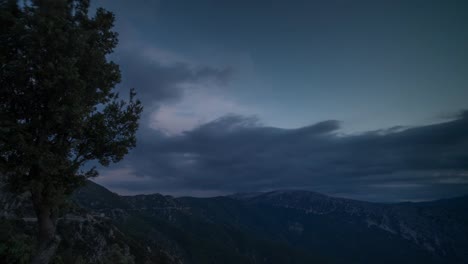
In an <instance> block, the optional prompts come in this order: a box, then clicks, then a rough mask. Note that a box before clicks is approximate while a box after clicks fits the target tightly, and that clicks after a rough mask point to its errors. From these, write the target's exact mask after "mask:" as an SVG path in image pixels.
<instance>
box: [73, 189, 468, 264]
mask: <svg viewBox="0 0 468 264" xmlns="http://www.w3.org/2000/svg"><path fill="white" fill-rule="evenodd" d="M74 198H75V200H76V201H77V203H78V204H80V206H82V207H83V208H86V209H88V210H92V211H95V212H99V213H103V214H105V215H106V216H108V217H110V218H111V219H112V220H113V221H114V222H115V223H117V226H119V228H121V229H122V230H125V231H126V232H128V233H131V234H134V235H135V236H136V237H139V238H141V239H144V240H145V241H149V242H147V243H152V244H153V245H164V246H162V247H164V248H170V250H169V252H171V254H174V255H177V256H179V257H180V258H181V259H182V261H183V263H311V262H315V263H376V262H378V263H396V262H399V263H466V262H468V252H467V251H466V248H468V213H467V212H468V210H467V209H468V197H467V196H465V197H460V198H454V199H447V200H440V201H435V202H423V203H397V204H379V203H370V202H363V201H355V200H349V199H342V198H334V197H329V196H325V195H322V194H318V193H313V192H308V191H273V192H268V193H249V194H236V195H232V196H225V197H213V198H192V197H183V198H173V197H170V196H163V195H159V194H154V195H137V196H118V195H116V194H113V193H110V192H108V191H107V190H105V189H104V188H103V187H100V186H98V185H96V184H94V183H90V184H89V185H88V186H87V187H85V188H83V189H81V190H80V191H78V192H77V193H76V195H75V197H74Z"/></svg>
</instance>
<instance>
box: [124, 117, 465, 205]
mask: <svg viewBox="0 0 468 264" xmlns="http://www.w3.org/2000/svg"><path fill="white" fill-rule="evenodd" d="M382 131H384V133H383V132H382ZM382 131H372V132H367V133H362V134H359V135H343V134H341V133H340V123H339V122H337V121H334V120H329V121H324V122H320V123H317V124H314V125H311V126H307V127H302V128H298V129H281V128H274V127H267V126H264V125H262V124H261V123H260V122H259V120H258V119H256V118H255V117H245V116H240V115H228V116H225V117H222V118H219V119H216V120H214V121H212V122H209V123H205V124H203V125H200V126H198V127H196V128H195V129H193V130H190V131H186V132H184V133H182V134H179V135H176V136H167V135H161V134H158V135H153V136H152V137H147V138H146V139H145V141H144V142H139V147H138V148H137V149H135V150H134V151H133V152H132V154H131V155H130V156H129V157H128V159H127V160H126V162H125V163H126V164H127V165H126V166H131V168H132V170H133V173H134V175H136V176H140V177H148V178H152V179H154V182H153V183H154V185H152V190H154V191H159V192H163V193H184V192H185V193H203V192H204V193H232V192H240V191H262V190H263V191H265V190H272V189H285V188H286V189H287V188H295V189H309V190H315V191H319V192H324V193H328V194H332V195H341V196H347V197H361V198H362V197H364V199H374V200H375V199H380V200H388V199H396V198H398V199H405V198H406V199H427V198H428V197H429V196H430V195H429V194H430V193H432V194H433V195H439V196H450V195H456V194H461V193H463V192H468V182H467V181H468V152H467V151H466V150H467V149H468V112H463V113H462V114H460V115H459V116H458V118H457V119H455V120H451V121H448V122H444V123H439V124H434V125H427V126H420V127H413V128H406V129H403V128H398V129H391V130H382ZM117 185H118V184H117ZM429 190H432V191H431V192H429Z"/></svg>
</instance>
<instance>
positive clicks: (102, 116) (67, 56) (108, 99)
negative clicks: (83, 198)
mask: <svg viewBox="0 0 468 264" xmlns="http://www.w3.org/2000/svg"><path fill="white" fill-rule="evenodd" d="M88 8H89V2H88V1H86V0H73V1H71V0H70V1H60V0H48V1H47V0H42V1H41V0H36V1H33V2H32V5H30V6H29V5H27V6H24V7H19V6H18V5H17V4H16V1H7V2H5V3H3V4H2V8H1V16H0V25H1V40H0V41H1V46H2V49H1V51H0V63H1V65H0V89H1V90H0V115H1V118H0V122H1V123H0V124H1V127H0V128H1V130H0V139H1V141H0V158H1V159H0V161H1V169H2V172H3V173H4V174H5V175H8V176H10V177H9V180H10V183H12V184H13V186H14V188H15V189H16V190H18V191H24V190H29V189H34V188H40V189H43V190H45V191H48V190H51V191H50V193H57V194H59V193H69V192H70V191H71V190H73V189H74V188H75V187H76V184H77V183H79V182H80V181H82V180H83V179H84V178H86V177H91V176H96V170H95V169H94V168H91V169H86V170H84V169H83V168H84V166H83V165H85V163H86V162H87V161H90V160H97V161H99V162H100V163H101V164H102V165H105V166H107V165H109V163H110V162H117V161H119V160H120V159H122V158H123V156H124V155H125V154H126V153H127V152H128V149H129V148H132V147H134V146H135V132H136V130H137V127H138V123H137V121H138V119H139V116H140V113H141V110H142V107H141V104H140V102H139V101H138V100H135V99H134V96H135V93H134V92H133V91H131V92H130V100H129V101H128V102H125V101H123V100H119V98H118V94H117V93H115V92H114V91H113V89H114V87H115V85H116V84H118V83H119V82H120V71H119V67H118V65H117V64H115V63H114V62H112V61H109V60H108V59H107V55H108V54H110V53H111V52H112V51H113V49H114V47H115V46H116V44H117V33H115V32H113V31H111V29H112V26H113V22H114V15H113V14H112V13H110V12H108V11H105V10H104V9H98V10H97V11H96V15H95V16H94V17H92V18H90V17H88Z"/></svg>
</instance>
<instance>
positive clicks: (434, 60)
mask: <svg viewBox="0 0 468 264" xmlns="http://www.w3.org/2000/svg"><path fill="white" fill-rule="evenodd" d="M93 5H94V6H103V7H104V8H106V9H108V10H110V11H113V12H114V13H115V14H116V19H117V21H116V27H115V29H116V31H117V32H119V36H120V37H119V38H120V45H119V47H118V48H117V49H116V51H115V53H114V54H113V55H112V57H111V59H113V60H115V61H116V62H118V63H119V64H120V65H121V69H122V74H123V82H122V84H121V85H120V87H119V89H121V90H125V89H127V88H129V87H135V88H136V90H137V91H138V92H139V94H140V97H141V99H142V101H143V103H144V105H145V113H144V116H143V118H142V121H141V129H140V134H139V143H138V144H139V146H138V147H137V149H136V150H135V151H134V152H132V153H131V154H130V156H129V158H128V159H126V161H124V162H123V163H122V164H120V165H118V166H114V167H111V168H109V169H107V170H105V171H103V173H102V174H103V177H101V180H100V181H101V183H103V184H107V185H108V186H113V188H114V190H116V191H119V192H121V193H139V192H155V191H158V192H163V193H170V194H176V195H184V194H186V195H201V196H209V195H215V194H224V193H228V192H236V191H247V190H248V191H254V190H267V189H272V188H281V187H284V188H298V187H301V185H302V186H305V187H307V188H308V189H311V190H317V191H322V192H325V193H328V194H332V195H342V196H349V197H358V198H359V196H360V195H359V193H363V192H365V193H368V194H369V195H368V196H369V197H367V198H366V197H363V199H371V200H372V199H374V200H399V199H402V200H404V199H413V200H418V199H430V198H437V197H445V196H450V194H451V192H455V193H456V194H460V193H463V192H465V191H466V192H468V188H467V186H466V185H467V183H468V176H466V175H465V174H466V171H465V168H463V166H461V167H456V166H454V167H453V168H447V167H445V166H441V167H439V168H427V169H424V168H420V167H417V166H408V167H407V168H405V167H402V168H398V169H397V170H392V171H391V173H390V172H385V173H383V174H385V175H386V176H388V175H390V174H398V175H400V176H398V177H399V178H401V175H407V174H411V175H419V176H418V177H419V178H421V177H423V176H421V175H424V174H425V173H426V174H427V175H429V174H430V175H435V174H437V175H457V176H456V177H455V176H454V177H455V178H456V179H458V180H457V182H458V183H457V184H451V185H450V186H448V187H447V185H441V184H436V183H435V182H429V183H424V184H426V185H424V186H425V187H424V186H423V187H421V186H422V185H421V184H422V183H421V182H420V181H418V180H415V179H413V178H414V177H409V176H408V177H407V178H408V179H409V178H412V179H413V180H409V181H405V182H404V183H402V182H397V183H395V181H394V180H388V181H387V182H380V181H379V182H378V183H375V182H367V183H366V182H364V180H363V183H362V184H361V185H359V184H356V183H355V182H354V183H348V184H347V185H346V184H345V182H346V181H342V183H340V181H339V180H338V179H340V177H339V176H336V175H335V174H336V173H333V175H335V176H333V177H337V179H335V180H333V182H337V183H332V182H327V183H326V184H325V182H326V181H324V180H323V179H322V178H320V177H319V176H310V175H312V174H314V173H313V172H310V171H308V172H307V173H305V172H304V170H303V169H301V168H298V170H297V171H296V172H294V173H295V174H297V175H301V176H300V177H299V176H298V178H297V179H301V180H302V182H300V181H297V179H296V180H290V181H289V182H288V180H284V179H288V177H292V178H294V177H293V176H286V175H283V176H281V175H279V176H278V175H276V176H271V179H272V180H273V179H274V178H277V177H279V178H281V177H283V178H284V179H283V178H281V180H279V181H278V182H279V183H278V184H277V185H275V184H271V183H268V177H266V178H265V177H264V176H262V177H259V179H260V178H261V180H262V181H266V182H267V183H265V184H263V185H262V184H254V185H255V186H256V187H255V188H247V187H246V186H237V189H236V188H227V187H226V186H227V185H232V184H231V181H230V180H225V181H224V182H223V181H219V182H218V181H214V180H213V178H209V179H208V178H207V179H205V178H204V177H201V176H198V178H197V176H196V175H194V176H193V177H194V179H193V180H194V181H197V180H198V181H197V184H189V182H190V181H191V180H190V181H188V180H187V181H186V182H185V183H177V182H179V181H180V179H179V178H180V177H182V178H183V176H179V175H180V174H181V173H186V172H184V170H183V169H181V168H179V170H177V169H174V170H173V169H171V170H163V169H161V168H160V167H165V166H167V158H168V157H169V156H171V155H175V154H174V153H177V151H179V150H177V151H175V152H174V151H173V150H171V152H167V153H160V152H159V151H158V150H154V151H152V150H151V148H150V147H149V146H158V147H161V144H163V143H161V142H164V144H166V143H165V142H175V141H177V140H179V141H180V140H182V138H183V137H187V135H190V134H194V133H195V132H197V131H201V130H200V129H202V128H203V127H204V126H207V125H208V126H209V125H210V124H211V125H212V126H211V127H216V128H217V129H219V131H218V132H219V133H221V132H223V133H225V132H226V129H227V130H229V129H232V125H233V124H234V128H235V129H234V130H235V131H237V129H238V127H239V122H240V123H241V125H240V126H241V127H242V128H243V129H244V128H246V127H248V128H252V127H255V128H256V129H258V128H271V129H273V130H274V129H280V130H281V129H283V130H284V131H295V129H299V130H300V129H301V128H304V127H309V126H311V125H313V124H316V123H318V122H322V121H326V120H337V122H336V123H337V124H339V125H337V127H336V129H331V130H330V131H329V133H332V134H333V135H334V136H336V137H344V138H346V137H348V139H350V137H351V136H358V135H363V134H367V133H370V132H369V131H374V132H375V130H379V131H381V129H387V128H391V127H395V126H403V127H405V128H418V127H419V128H423V127H430V126H428V125H431V124H438V123H441V124H445V123H446V122H450V121H454V120H455V122H456V121H457V120H463V118H464V116H463V115H461V116H460V113H461V112H460V111H461V110H463V109H466V108H467V103H466V98H468V85H467V84H468V63H467V62H468V52H467V48H466V47H468V30H466V25H468V15H467V14H468V4H467V3H466V1H455V0H453V1H418V0H413V1H383V0H382V1H379V0H376V1H339V0H332V1H300V0H296V1H246V0H241V1H213V0H199V1H179V0H171V1H165V0H161V1H154V0H153V1H151V0H146V1H143V0H141V1H123V0H117V1H107V0H100V1H95V2H94V3H93ZM226 116H227V117H228V118H225V117H226ZM234 117H235V118H234ZM220 118H221V119H220ZM226 120H228V121H229V122H228V121H226ZM220 122H221V123H220ZM226 122H227V123H229V125H227V126H226V124H227V123H226ZM220 124H222V125H220ZM461 124H465V123H463V122H462V123H461ZM214 125H216V126H214ZM283 130H281V131H283ZM203 131H204V130H203ZM210 131H211V130H210ZM262 131H263V130H262ZM424 131H426V130H424ZM387 132H388V131H387ZM387 132H385V133H387ZM262 133H263V132H262ZM273 133H276V132H273ZM281 133H282V132H281ZM376 133H377V132H376ZM379 133H380V132H379ZM394 133H398V132H394ZM195 134H196V133H195ZM267 134H268V135H269V133H267ZM210 135H211V134H210ZM402 137H404V136H402ZM184 140H185V141H184V142H185V143H187V138H185V139H184ZM245 140H247V141H248V140H252V139H250V138H249V137H245ZM291 140H293V139H291ZM302 140H304V142H303V143H304V145H307V142H306V141H307V139H302ZM155 141H157V142H158V143H154V142H155ZM208 142H211V141H208ZM276 143H277V142H272V143H271V144H272V145H273V146H274V145H275V144H276ZM462 143H463V144H465V141H461V143H457V146H460V145H461V144H462ZM164 144H163V145H164ZM174 144H176V143H174ZM177 144H182V143H177ZM187 144H188V143H187ZM210 144H214V143H210ZM247 144H248V142H247ZM329 144H330V148H334V147H332V145H333V146H336V145H335V144H336V143H335V141H333V143H332V142H331V141H330V142H329ZM142 145H143V146H142ZM242 145H243V144H238V146H242ZM340 146H341V145H340ZM228 147H229V149H225V150H224V151H225V152H232V151H233V152H236V151H237V150H236V149H232V148H233V147H234V148H235V147H236V146H232V145H229V146H226V148H228ZM452 147H453V146H452ZM415 148H416V147H415ZM143 149H145V152H144V153H146V154H142V153H143V151H142V150H143ZM182 149H184V150H183V151H186V152H181V153H179V154H180V155H181V157H182V159H184V160H186V161H187V162H189V163H190V162H193V163H195V162H197V161H196V160H197V159H198V158H200V157H201V156H203V155H208V156H209V155H214V154H215V152H203V151H201V150H200V149H193V148H187V149H186V148H182ZM312 149H313V146H311V149H310V151H312ZM338 149H340V151H342V147H339V148H338ZM180 151H182V150H180ZM238 151H240V150H238ZM289 151H292V152H293V153H303V152H302V151H306V150H304V149H301V150H300V151H299V149H296V150H289ZM376 151H377V150H376ZM379 151H381V150H379ZM418 151H421V149H418ZM306 152H307V151H306ZM151 153H154V155H156V153H157V155H162V156H164V155H165V158H166V159H157V158H154V157H152V154H151ZM418 153H420V152H418ZM179 154H177V155H179ZM202 154H203V155H202ZM138 155H141V156H138ZM177 155H176V156H177ZM216 155H219V153H218V152H216ZM392 155H402V156H404V154H403V153H399V152H398V151H397V150H394V152H393V154H392ZM415 155H416V154H415ZM194 157H198V158H197V159H195V158H194ZM273 157H274V158H275V159H280V158H281V157H280V156H277V155H273V156H272V159H271V160H268V159H266V160H263V158H262V161H263V162H266V163H267V164H268V163H269V162H271V163H275V161H277V160H275V159H273ZM340 157H342V158H344V157H345V156H340ZM172 158H175V157H172ZM229 158H231V159H232V158H233V157H229ZM251 158H252V159H253V160H256V158H258V157H251ZM433 158H436V157H433ZM454 158H460V157H458V156H456V157H454ZM461 158H464V157H461ZM139 159H144V160H146V163H145V162H144V163H143V164H151V165H153V164H156V163H158V162H161V163H164V162H166V164H156V165H155V166H156V167H154V168H153V166H149V165H146V166H148V167H151V168H152V170H153V172H148V171H146V170H144V169H143V168H141V167H142V166H143V167H144V166H145V165H143V164H142V163H138V168H136V167H137V164H136V163H135V162H134V160H139ZM427 159H428V160H429V158H427ZM431 159H432V158H431ZM309 161H310V162H311V163H314V162H318V161H317V160H315V159H313V158H310V159H309ZM198 162H200V161H198ZM205 162H206V160H205ZM231 162H232V164H231V165H235V161H234V160H232V161H231ZM239 162H240V163H239V164H237V165H239V166H240V167H242V166H244V165H246V164H245V163H243V162H245V161H239ZM321 162H324V163H326V164H328V161H326V162H325V161H323V160H322V161H321ZM356 162H357V161H356ZM303 164H305V163H302V161H301V162H297V164H296V163H294V162H293V161H292V163H285V164H284V166H285V167H288V168H289V167H291V166H305V165H303ZM327 166H331V165H327ZM363 166H365V165H363ZM267 167H268V166H267ZM271 167H274V166H271ZM353 167H354V166H353ZM416 167H417V169H415V168H416ZM176 168H177V166H176ZM246 168H248V169H249V170H255V169H258V167H255V166H254V167H250V165H249V166H246ZM277 169H278V171H281V169H284V168H277ZM159 170H160V171H161V172H159V173H158V172H157V171H159ZM261 170H262V171H263V173H264V172H265V170H267V168H266V167H262V168H261ZM331 170H332V168H328V171H331ZM215 171H216V170H215V168H214V167H203V171H200V172H199V174H197V175H211V174H216V173H215ZM232 171H233V170H230V171H229V172H232ZM267 171H268V170H267ZM408 171H410V173H409V172H408ZM216 172H218V171H216ZM219 172H220V173H221V172H222V173H224V174H226V176H225V177H230V178H232V180H234V181H235V180H236V179H238V177H240V176H239V175H240V174H243V173H244V171H242V170H239V173H238V174H235V175H231V174H232V173H227V172H226V171H225V170H222V171H219ZM380 173H381V172H379V173H377V174H379V175H380ZM228 174H229V175H228ZM259 174H260V172H259ZM278 174H281V173H278ZM324 174H328V172H327V173H324ZM345 174H346V173H343V177H347V176H344V175H345ZM377 174H376V175H377ZM106 175H107V176H106ZM109 175H114V177H111V176H109ZM115 175H118V176H115ZM307 175H309V176H307ZM460 175H465V176H460ZM367 176H368V177H372V176H369V175H366V177H367ZM119 177H120V178H119ZM145 177H147V178H148V177H149V178H150V179H151V180H150V181H149V182H148V183H146V185H147V186H148V185H149V186H151V187H152V188H149V189H138V188H135V189H132V190H129V189H128V188H127V189H126V188H125V187H124V186H125V184H124V183H122V182H125V181H131V179H134V181H141V180H142V179H144V178H145ZM213 177H214V176H213ZM220 177H221V176H220ZM252 177H253V178H255V176H252ZM375 177H377V176H375ZM378 177H381V175H380V176H378ZM395 177H396V176H395ZM398 177H397V178H398ZM447 177H448V178H450V179H452V178H451V177H452V176H447ZM464 177H465V178H464ZM384 178H386V179H387V178H389V177H384ZM390 178H391V177H390ZM429 178H430V177H429ZM118 179H120V180H118ZM460 179H461V180H460ZM204 180H206V184H205V185H203V184H198V183H203V182H204ZM244 180H245V179H244ZM98 181H99V180H98ZM168 181H173V183H170V184H169V183H168ZM253 181H254V180H252V182H253ZM465 181H466V182H465ZM210 182H217V184H216V186H212V185H210V184H209V183H210ZM280 183H281V184H280ZM301 183H302V184H301ZM379 184H380V185H379ZM382 184H387V186H393V187H389V188H387V189H391V190H387V192H383V193H384V194H382V196H381V197H379V196H378V195H377V193H379V192H380V193H382V191H381V190H379V188H374V189H375V190H374V189H372V188H371V187H369V185H370V186H376V185H377V186H383V185H382ZM225 185H226V186H225ZM191 186H193V188H192V187H191ZM398 186H400V188H397V187H398ZM415 186H418V188H417V189H418V190H420V191H419V192H417V193H416V192H414V188H415ZM412 188H413V189H412ZM364 190H365V191H364ZM373 192H375V193H373ZM411 193H415V194H413V195H410V194H411ZM376 195H377V196H376ZM361 196H362V195H361ZM370 196H372V197H370ZM374 196H376V197H374Z"/></svg>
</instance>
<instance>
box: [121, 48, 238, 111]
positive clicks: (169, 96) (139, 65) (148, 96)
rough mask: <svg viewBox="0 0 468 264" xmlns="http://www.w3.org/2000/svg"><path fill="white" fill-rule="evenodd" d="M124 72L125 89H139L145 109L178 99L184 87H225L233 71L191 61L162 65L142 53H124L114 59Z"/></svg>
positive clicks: (156, 59) (138, 51) (139, 51)
mask: <svg viewBox="0 0 468 264" xmlns="http://www.w3.org/2000/svg"><path fill="white" fill-rule="evenodd" d="M114 60H115V61H116V62H117V63H118V64H119V65H120V68H121V71H122V78H123V80H122V86H124V87H126V88H128V87H135V88H136V89H137V92H138V94H139V98H140V99H141V100H142V101H143V103H144V104H145V106H147V107H150V106H151V105H150V104H158V103H161V102H164V101H173V100H178V99H180V98H181V97H182V95H183V91H184V90H183V87H182V85H183V84H197V83H203V82H214V83H215V84H219V85H224V84H226V82H227V81H228V79H229V77H230V76H231V73H232V70H231V68H228V67H225V68H215V67H210V66H206V65H201V66H194V65H191V64H190V63H188V62H183V61H174V62H171V63H162V62H161V61H159V60H158V58H149V57H145V55H144V53H142V52H141V50H138V49H136V50H135V51H133V52H132V51H128V50H125V51H121V52H119V53H118V54H117V55H115V56H114Z"/></svg>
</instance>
